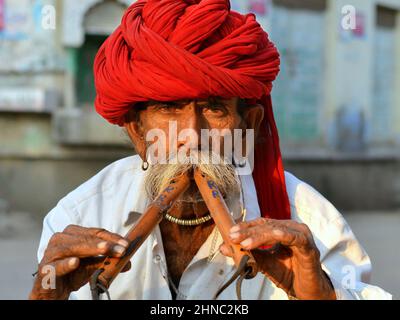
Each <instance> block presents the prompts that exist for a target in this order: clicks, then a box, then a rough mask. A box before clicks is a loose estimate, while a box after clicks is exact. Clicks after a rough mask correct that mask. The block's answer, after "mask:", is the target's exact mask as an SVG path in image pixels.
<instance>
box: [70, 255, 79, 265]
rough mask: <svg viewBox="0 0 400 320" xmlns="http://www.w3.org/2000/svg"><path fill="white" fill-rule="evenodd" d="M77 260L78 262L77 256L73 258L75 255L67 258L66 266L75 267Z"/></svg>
mask: <svg viewBox="0 0 400 320" xmlns="http://www.w3.org/2000/svg"><path fill="white" fill-rule="evenodd" d="M78 262H79V259H78V258H75V257H74V258H71V259H69V260H68V266H70V267H75V266H76V265H77V264H78Z"/></svg>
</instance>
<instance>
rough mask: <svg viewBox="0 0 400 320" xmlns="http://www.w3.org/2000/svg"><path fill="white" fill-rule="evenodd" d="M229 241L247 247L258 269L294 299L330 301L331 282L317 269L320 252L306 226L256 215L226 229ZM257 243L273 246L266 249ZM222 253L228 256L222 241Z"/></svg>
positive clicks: (331, 293)
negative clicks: (254, 217) (228, 231)
mask: <svg viewBox="0 0 400 320" xmlns="http://www.w3.org/2000/svg"><path fill="white" fill-rule="evenodd" d="M230 232H231V233H230V238H231V241H232V243H236V244H240V245H241V246H242V247H243V248H244V249H247V250H251V252H252V254H253V255H254V258H255V259H256V261H257V264H258V266H259V268H260V271H261V272H262V273H263V274H265V275H266V276H267V277H268V278H269V279H270V280H271V281H272V282H273V283H274V284H275V285H276V286H277V287H278V288H281V289H283V290H284V291H285V292H286V293H287V294H288V295H291V296H294V297H296V298H297V299H312V300H314V299H322V300H334V299H336V294H335V291H334V288H333V287H332V284H331V282H330V280H329V278H328V276H327V275H326V274H325V272H324V271H323V270H322V268H321V263H320V260H319V258H320V253H319V250H318V248H317V247H316V245H315V242H314V239H313V237H312V234H311V231H310V229H309V228H308V226H307V225H305V224H302V223H298V222H296V221H292V220H273V219H265V218H258V219H255V220H253V221H248V222H241V223H239V224H237V225H236V226H234V227H232V229H231V230H230ZM260 246H274V247H273V248H272V249H269V250H262V249H258V248H259V247H260ZM220 251H221V253H222V254H224V255H226V256H229V254H230V250H229V249H228V248H227V246H226V244H223V245H221V247H220Z"/></svg>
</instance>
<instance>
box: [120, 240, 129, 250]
mask: <svg viewBox="0 0 400 320" xmlns="http://www.w3.org/2000/svg"><path fill="white" fill-rule="evenodd" d="M118 244H120V245H121V246H123V247H125V248H127V247H128V246H129V242H128V241H126V240H125V239H121V240H119V241H118Z"/></svg>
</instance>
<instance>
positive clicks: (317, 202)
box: [285, 171, 342, 222]
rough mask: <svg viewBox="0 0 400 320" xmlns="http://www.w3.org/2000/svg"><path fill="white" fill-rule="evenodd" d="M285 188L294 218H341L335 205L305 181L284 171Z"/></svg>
mask: <svg viewBox="0 0 400 320" xmlns="http://www.w3.org/2000/svg"><path fill="white" fill-rule="evenodd" d="M285 181H286V190H287V194H288V198H289V203H290V207H291V211H292V218H293V219H295V220H309V219H315V218H316V217H318V219H320V220H321V221H322V220H325V221H326V222H329V221H333V220H337V219H338V218H342V215H341V214H340V213H339V211H338V210H337V209H336V208H335V206H334V205H333V204H332V203H331V202H330V201H329V200H328V199H326V198H325V197H324V196H323V195H322V194H321V193H320V192H318V191H317V190H316V189H315V188H314V187H312V186H311V185H310V184H308V183H307V182H305V181H303V180H301V179H299V178H298V177H296V176H295V175H293V174H292V173H290V172H287V171H285Z"/></svg>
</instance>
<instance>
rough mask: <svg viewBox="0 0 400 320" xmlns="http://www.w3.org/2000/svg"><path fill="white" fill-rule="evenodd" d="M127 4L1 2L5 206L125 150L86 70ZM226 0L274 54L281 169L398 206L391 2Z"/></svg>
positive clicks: (378, 205) (396, 16) (56, 191)
mask: <svg viewBox="0 0 400 320" xmlns="http://www.w3.org/2000/svg"><path fill="white" fill-rule="evenodd" d="M131 2H132V1H130V0H119V1H116V0H115V1H111V0H110V1H101V0H68V1H66V0H64V1H62V0H0V146H1V148H0V199H5V200H6V201H8V205H9V206H10V207H11V208H15V209H19V210H28V211H31V212H35V213H38V214H39V215H41V216H42V215H44V214H45V213H47V211H48V210H49V209H50V208H51V207H53V206H54V205H55V203H56V202H57V200H58V199H59V198H61V197H62V196H63V195H65V194H66V193H67V192H68V191H70V190H71V189H73V188H74V187H76V186H77V185H79V184H80V183H81V182H82V181H84V180H85V179H87V178H88V177H90V176H92V175H93V174H94V173H95V172H97V171H98V170H100V169H101V168H102V167H104V166H105V165H106V164H107V163H109V162H112V161H114V160H115V159H118V158H121V157H124V156H126V155H130V154H131V153H132V148H131V147H130V145H129V142H128V139H127V138H126V136H125V135H124V133H123V132H122V130H121V129H120V128H117V127H114V126H112V125H110V124H108V123H107V122H106V121H105V120H103V119H101V118H100V117H99V116H98V115H97V114H96V113H95V112H94V108H93V100H94V96H95V90H94V85H93V74H92V66H93V59H94V56H95V54H96V52H97V50H98V48H99V47H100V45H101V44H102V42H103V41H104V40H105V38H106V37H107V35H108V34H110V33H111V32H112V31H113V30H114V28H115V26H116V25H117V24H118V23H119V21H120V19H121V16H122V14H123V11H124V9H125V8H126V7H127V6H128V5H129V4H130V3H131ZM231 2H232V9H234V10H238V11H240V12H243V13H244V12H254V13H255V14H256V15H257V19H258V21H259V22H260V23H261V24H262V25H263V26H264V27H265V28H266V30H268V32H269V34H270V37H271V39H272V40H273V41H274V42H275V43H276V45H277V47H278V49H279V51H280V53H281V60H282V66H281V73H280V75H279V78H278V79H277V81H276V82H275V85H274V90H273V101H274V109H275V114H276V119H277V124H278V127H279V130H280V136H281V144H282V147H283V155H284V158H285V162H286V169H287V170H288V171H291V172H293V173H295V174H296V175H297V176H299V177H300V178H303V179H304V180H306V181H308V182H309V183H311V184H312V185H313V186H315V187H316V188H317V189H318V190H319V191H320V192H321V193H322V194H324V195H325V196H326V197H327V198H328V199H330V200H331V201H332V202H333V203H334V204H335V205H336V206H337V207H338V208H342V209H390V208H394V207H399V206H400V13H399V12H400V1H399V0H302V1H298V0H231ZM349 5H350V7H349ZM352 8H354V9H355V11H354V17H355V22H354V23H355V24H354V25H353V26H351V28H348V25H349V24H350V25H351V24H352V22H353V21H352V20H351V17H352ZM349 19H350V20H349ZM346 26H347V27H346Z"/></svg>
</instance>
